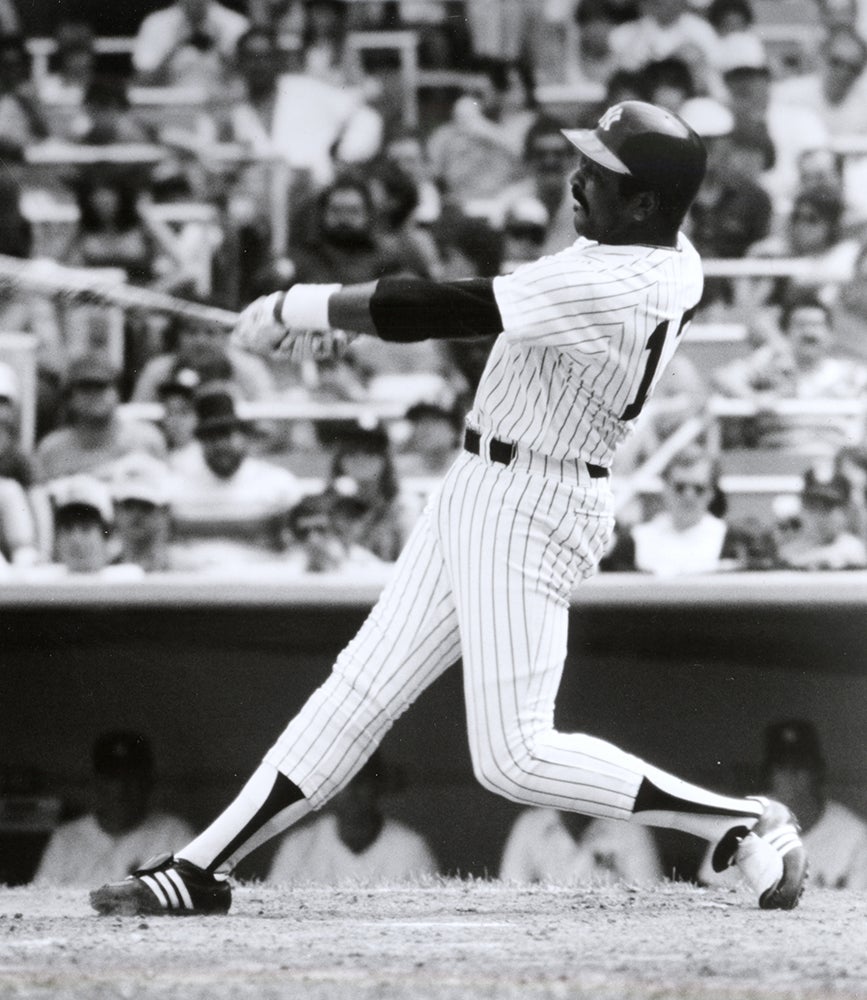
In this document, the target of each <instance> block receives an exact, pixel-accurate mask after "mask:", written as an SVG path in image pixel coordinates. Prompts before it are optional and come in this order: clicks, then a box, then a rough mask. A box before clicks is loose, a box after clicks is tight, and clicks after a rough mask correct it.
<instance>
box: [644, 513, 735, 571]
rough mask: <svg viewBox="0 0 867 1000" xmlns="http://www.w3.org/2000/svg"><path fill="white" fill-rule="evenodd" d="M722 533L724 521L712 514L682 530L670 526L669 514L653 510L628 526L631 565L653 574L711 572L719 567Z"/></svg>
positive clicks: (672, 525)
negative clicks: (653, 513)
mask: <svg viewBox="0 0 867 1000" xmlns="http://www.w3.org/2000/svg"><path fill="white" fill-rule="evenodd" d="M725 534H726V525H725V522H724V521H721V520H720V519H719V518H718V517H714V516H713V514H705V515H704V516H703V517H702V519H701V520H700V521H699V522H698V523H697V524H694V525H693V526H692V527H691V528H685V529H684V530H678V529H677V528H675V527H674V524H673V523H672V520H671V514H668V513H665V512H663V513H661V514H657V515H656V517H654V518H651V520H649V521H646V522H645V523H644V524H636V525H635V527H634V528H633V529H632V538H633V540H634V542H635V567H636V569H640V570H643V571H644V572H645V573H655V574H656V575H657V576H680V575H681V574H686V573H711V572H713V571H714V570H716V569H719V561H720V555H721V553H722V547H723V541H724V539H725Z"/></svg>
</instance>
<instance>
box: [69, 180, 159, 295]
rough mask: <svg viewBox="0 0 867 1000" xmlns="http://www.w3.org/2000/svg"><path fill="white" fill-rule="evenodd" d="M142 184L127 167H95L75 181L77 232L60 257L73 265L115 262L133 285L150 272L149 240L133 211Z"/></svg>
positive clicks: (147, 277) (144, 280)
mask: <svg viewBox="0 0 867 1000" xmlns="http://www.w3.org/2000/svg"><path fill="white" fill-rule="evenodd" d="M140 193H141V184H140V182H139V179H138V178H137V177H136V176H135V174H133V173H130V171H129V170H126V169H124V170H121V171H118V170H113V169H107V168H106V167H104V166H102V167H94V168H93V169H91V170H88V171H86V172H85V173H83V174H82V175H81V176H80V177H79V178H78V180H77V181H76V182H75V194H76V202H77V203H78V210H79V223H78V231H77V232H76V234H75V236H74V237H73V239H72V242H71V243H70V245H69V248H68V249H67V251H66V255H65V258H64V261H63V262H64V263H65V264H70V265H72V266H75V267H120V268H123V270H124V271H126V274H127V277H128V279H129V280H130V281H131V282H133V283H134V284H147V282H149V281H150V279H151V277H152V267H153V259H154V244H153V241H152V240H151V237H150V234H149V233H148V231H147V228H146V227H145V225H144V223H143V222H142V220H141V218H140V216H139V214H138V199H139V195H140Z"/></svg>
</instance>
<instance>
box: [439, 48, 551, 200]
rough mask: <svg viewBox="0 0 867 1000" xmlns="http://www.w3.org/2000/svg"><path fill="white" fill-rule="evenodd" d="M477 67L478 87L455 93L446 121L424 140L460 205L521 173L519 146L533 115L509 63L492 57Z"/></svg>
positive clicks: (448, 193)
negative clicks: (480, 75) (480, 81)
mask: <svg viewBox="0 0 867 1000" xmlns="http://www.w3.org/2000/svg"><path fill="white" fill-rule="evenodd" d="M480 68H481V71H482V73H483V80H484V83H483V85H482V88H481V90H480V91H479V92H478V93H475V94H465V95H464V96H462V97H460V98H458V100H457V102H456V103H455V105H454V108H453V109H452V114H451V118H450V119H449V121H447V122H446V123H445V124H443V125H440V126H439V127H438V128H436V129H434V131H433V133H432V134H431V136H430V139H429V141H428V152H429V154H430V160H431V166H432V169H433V175H434V178H435V179H436V180H437V182H438V183H439V185H440V187H441V189H442V191H443V192H444V196H445V198H447V199H448V200H449V202H450V203H451V204H452V205H453V206H455V207H457V208H459V209H463V210H466V209H468V208H469V206H470V204H471V203H472V202H473V201H474V200H476V199H490V198H495V197H497V196H498V195H500V194H501V193H502V190H503V188H504V187H506V185H507V184H510V183H512V182H513V181H516V180H518V179H519V178H520V177H521V176H522V175H523V165H522V162H521V151H522V148H523V143H524V138H525V136H526V133H527V130H528V128H529V127H530V125H531V124H532V120H533V111H532V110H531V108H530V107H529V106H528V100H527V97H526V95H525V94H524V92H523V89H522V86H521V84H520V83H519V82H518V79H519V78H518V73H517V70H516V68H515V67H514V66H511V65H510V64H508V63H505V62H503V61H501V60H500V61H498V60H493V59H492V60H488V61H485V62H483V63H482V65H481V67H480Z"/></svg>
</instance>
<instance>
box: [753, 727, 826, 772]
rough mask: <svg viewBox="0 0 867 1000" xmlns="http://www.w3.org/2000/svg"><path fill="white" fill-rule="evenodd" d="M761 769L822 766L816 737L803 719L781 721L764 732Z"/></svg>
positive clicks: (823, 761)
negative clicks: (763, 767)
mask: <svg viewBox="0 0 867 1000" xmlns="http://www.w3.org/2000/svg"><path fill="white" fill-rule="evenodd" d="M764 765H765V767H766V768H767V767H774V766H776V767H802V768H816V769H821V768H823V767H824V766H825V759H824V757H823V756H822V749H821V746H820V744H819V734H818V733H817V732H816V727H815V726H814V725H813V723H812V722H810V721H809V720H807V719H784V720H782V721H780V722H773V723H771V724H770V725H769V726H767V727H766V729H765V757H764Z"/></svg>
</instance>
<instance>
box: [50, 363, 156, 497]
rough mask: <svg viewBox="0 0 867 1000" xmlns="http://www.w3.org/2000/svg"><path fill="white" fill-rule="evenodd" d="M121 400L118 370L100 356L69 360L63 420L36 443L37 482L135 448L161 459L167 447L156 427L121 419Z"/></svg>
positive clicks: (84, 468) (91, 467) (92, 466)
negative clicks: (62, 422)
mask: <svg viewBox="0 0 867 1000" xmlns="http://www.w3.org/2000/svg"><path fill="white" fill-rule="evenodd" d="M119 401H120V396H119V392H118V372H117V370H116V369H115V367H114V366H113V365H112V364H111V363H110V362H109V361H108V360H107V359H106V358H105V357H104V356H103V355H101V354H85V355H83V356H81V357H79V358H76V359H75V360H74V361H73V362H71V363H70V365H69V369H68V372H67V377H66V399H65V402H66V423H65V426H61V427H59V428H58V429H57V430H55V431H51V432H50V433H49V434H47V435H46V436H45V437H44V438H43V439H42V440H41V441H40V442H39V444H38V445H37V448H36V455H35V477H36V481H37V482H39V483H45V482H48V481H49V480H52V479H56V478H58V477H60V476H70V475H74V474H75V473H79V472H93V471H96V470H98V469H99V468H100V467H101V466H103V465H106V464H108V463H110V462H112V461H114V460H116V459H118V458H121V457H122V456H124V455H128V454H130V452H135V451H143V452H146V453H148V454H150V455H153V456H155V457H156V458H164V457H165V453H166V447H165V442H164V441H163V437H162V435H161V434H160V432H159V430H157V428H156V427H154V426H153V425H152V424H148V423H144V422H140V421H131V420H126V419H123V418H121V416H120V415H119V413H118V404H119Z"/></svg>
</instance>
